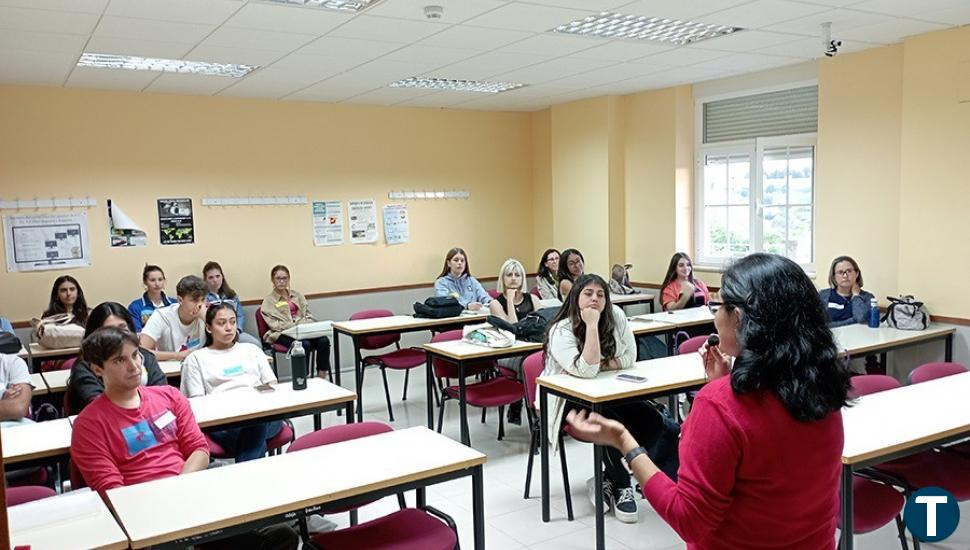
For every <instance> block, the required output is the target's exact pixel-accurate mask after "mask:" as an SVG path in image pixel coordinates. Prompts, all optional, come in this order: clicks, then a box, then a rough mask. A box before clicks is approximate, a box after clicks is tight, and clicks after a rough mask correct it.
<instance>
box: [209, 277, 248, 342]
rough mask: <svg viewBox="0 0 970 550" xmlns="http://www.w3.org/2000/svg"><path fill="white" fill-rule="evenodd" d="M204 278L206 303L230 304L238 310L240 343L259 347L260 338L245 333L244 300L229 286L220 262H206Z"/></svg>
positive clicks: (237, 320) (237, 322)
mask: <svg viewBox="0 0 970 550" xmlns="http://www.w3.org/2000/svg"><path fill="white" fill-rule="evenodd" d="M202 278H203V279H205V286H206V290H208V292H207V293H206V295H205V302H206V304H208V305H210V306H211V305H213V304H221V303H228V304H230V305H232V307H233V308H234V309H235V310H236V328H238V329H239V341H240V342H245V343H247V344H253V345H254V346H259V345H260V343H259V338H256V337H255V336H253V335H252V334H249V333H248V332H243V325H244V324H245V322H246V314H245V313H244V312H243V306H242V300H241V299H239V295H238V294H236V291H235V290H233V289H232V287H231V286H229V281H227V280H226V276H225V274H224V273H223V272H222V266H221V265H219V263H218V262H212V261H209V262H206V263H205V265H204V266H202Z"/></svg>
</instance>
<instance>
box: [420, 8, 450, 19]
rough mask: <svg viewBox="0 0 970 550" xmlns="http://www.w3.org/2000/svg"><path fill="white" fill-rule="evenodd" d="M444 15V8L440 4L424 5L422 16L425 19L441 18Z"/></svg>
mask: <svg viewBox="0 0 970 550" xmlns="http://www.w3.org/2000/svg"><path fill="white" fill-rule="evenodd" d="M444 16H445V8H443V7H441V6H425V7H424V17H425V18H426V19H432V20H433V19H441V18H442V17H444Z"/></svg>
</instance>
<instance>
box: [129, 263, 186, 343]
mask: <svg viewBox="0 0 970 550" xmlns="http://www.w3.org/2000/svg"><path fill="white" fill-rule="evenodd" d="M141 282H142V284H144V285H145V293H144V294H142V295H141V298H135V299H134V300H132V302H131V303H130V304H128V313H130V314H131V318H132V320H133V321H134V323H135V330H134V331H133V332H141V329H142V327H144V326H145V323H147V322H148V319H149V317H151V316H152V313H155V310H156V309H161V308H163V307H165V306H170V305H172V304H176V303H178V300H176V299H175V298H169V297H168V296H166V295H165V272H164V271H162V268H160V267H158V266H157V265H151V264H145V268H144V269H142V270H141Z"/></svg>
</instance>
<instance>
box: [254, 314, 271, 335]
mask: <svg viewBox="0 0 970 550" xmlns="http://www.w3.org/2000/svg"><path fill="white" fill-rule="evenodd" d="M256 332H257V333H259V340H260V342H265V341H266V339H265V338H263V337H264V336H266V333H267V332H269V325H268V324H266V319H265V318H264V317H263V308H256Z"/></svg>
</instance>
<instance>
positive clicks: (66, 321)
mask: <svg viewBox="0 0 970 550" xmlns="http://www.w3.org/2000/svg"><path fill="white" fill-rule="evenodd" d="M73 321H74V315H72V314H70V313H58V314H57V315H51V316H50V317H44V318H43V319H34V320H32V321H31V324H33V325H34V339H35V340H36V341H37V342H38V343H39V344H40V345H42V346H44V347H45V348H48V349H62V348H76V347H78V346H80V345H81V340H83V339H84V327H82V326H81V325H75V324H74V323H73Z"/></svg>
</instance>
